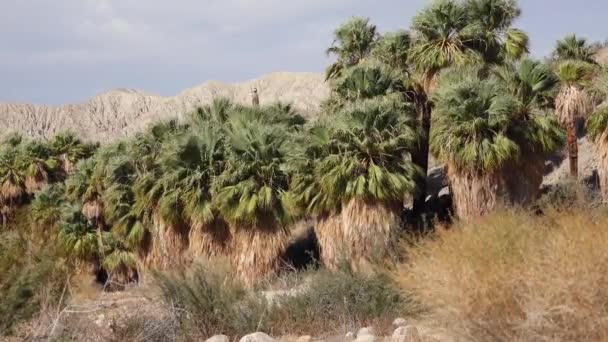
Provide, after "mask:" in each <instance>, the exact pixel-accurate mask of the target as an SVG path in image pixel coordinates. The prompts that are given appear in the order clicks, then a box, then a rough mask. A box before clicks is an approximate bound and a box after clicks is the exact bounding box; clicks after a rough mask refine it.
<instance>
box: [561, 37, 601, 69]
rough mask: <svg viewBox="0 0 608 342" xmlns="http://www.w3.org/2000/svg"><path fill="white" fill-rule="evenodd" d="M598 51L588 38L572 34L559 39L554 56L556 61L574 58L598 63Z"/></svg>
mask: <svg viewBox="0 0 608 342" xmlns="http://www.w3.org/2000/svg"><path fill="white" fill-rule="evenodd" d="M596 52H597V48H596V47H594V46H593V45H592V44H589V43H588V42H587V39H585V38H582V37H577V36H576V35H575V34H571V35H568V36H566V37H564V38H563V39H562V40H558V41H557V43H556V45H555V50H554V51H553V56H552V57H553V59H554V60H556V61H564V60H574V61H581V62H585V63H589V64H597V62H596V61H595V58H594V57H595V54H596Z"/></svg>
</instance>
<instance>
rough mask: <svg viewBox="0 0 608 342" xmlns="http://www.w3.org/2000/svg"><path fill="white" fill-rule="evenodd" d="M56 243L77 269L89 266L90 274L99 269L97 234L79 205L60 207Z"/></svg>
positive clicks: (99, 258) (99, 251)
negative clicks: (60, 213) (57, 242)
mask: <svg viewBox="0 0 608 342" xmlns="http://www.w3.org/2000/svg"><path fill="white" fill-rule="evenodd" d="M58 225H59V234H58V236H57V238H58V241H59V243H60V245H61V247H62V250H63V252H64V253H65V254H66V256H67V257H68V260H70V261H71V262H72V263H73V264H74V265H75V266H76V267H77V268H80V267H81V266H89V271H90V272H91V273H97V272H98V271H99V270H100V269H101V260H102V256H101V250H100V245H101V244H100V242H99V239H98V234H97V232H96V231H95V227H94V226H92V225H91V224H90V223H89V221H88V220H87V218H86V217H85V216H84V215H83V214H82V208H81V207H80V206H79V205H70V204H66V205H65V206H63V207H62V215H61V220H60V222H59V224H58Z"/></svg>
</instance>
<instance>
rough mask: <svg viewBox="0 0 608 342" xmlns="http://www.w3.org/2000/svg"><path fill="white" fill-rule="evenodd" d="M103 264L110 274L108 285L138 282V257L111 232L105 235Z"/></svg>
mask: <svg viewBox="0 0 608 342" xmlns="http://www.w3.org/2000/svg"><path fill="white" fill-rule="evenodd" d="M103 239H104V241H103V246H104V248H105V249H104V251H103V255H104V258H103V262H102V267H103V268H104V270H106V271H107V273H108V280H107V281H108V283H112V284H118V285H126V284H129V283H133V282H137V281H138V280H139V274H138V273H137V256H136V254H135V253H133V251H132V249H130V248H129V247H128V246H127V245H125V244H124V243H123V241H122V239H120V238H117V237H116V236H114V235H113V234H112V233H110V232H106V233H104V234H103Z"/></svg>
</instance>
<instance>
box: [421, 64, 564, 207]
mask: <svg viewBox="0 0 608 342" xmlns="http://www.w3.org/2000/svg"><path fill="white" fill-rule="evenodd" d="M533 66H534V63H532V62H525V64H522V65H521V66H519V68H520V71H519V72H518V75H516V76H515V77H514V78H518V79H520V80H518V81H517V82H513V81H511V82H505V80H504V79H501V78H500V77H498V78H497V77H494V76H489V77H484V76H482V75H484V74H485V71H484V70H480V69H478V68H469V69H464V70H463V69H452V70H450V71H448V72H446V73H445V75H443V76H442V77H441V79H440V86H439V87H438V89H437V91H436V93H435V95H434V99H433V100H434V101H435V104H436V108H435V113H436V114H435V118H434V123H433V124H434V125H435V129H434V130H433V135H432V137H431V151H432V152H433V154H434V155H435V156H436V157H437V158H438V159H439V160H441V161H443V162H445V163H446V165H447V174H448V179H449V181H450V187H451V192H452V194H453V197H454V203H455V209H456V210H455V211H456V214H457V215H458V216H459V217H460V218H462V219H467V218H470V217H474V216H478V215H483V214H485V213H487V212H488V211H490V210H492V209H493V208H494V207H495V205H496V204H497V202H498V201H499V200H500V198H501V197H503V196H504V197H507V198H511V199H512V200H514V201H526V200H529V197H530V196H535V194H536V192H537V191H538V188H537V185H540V184H538V182H533V184H531V185H529V186H527V187H525V188H524V189H523V190H521V189H518V188H511V186H512V185H513V183H514V182H516V181H517V180H518V179H515V178H516V177H517V176H518V175H521V173H523V174H527V173H528V172H527V171H526V170H525V169H524V170H521V171H520V172H521V173H516V174H511V173H510V172H511V171H509V170H513V169H512V168H513V165H515V166H516V165H522V163H524V159H523V158H522V156H525V157H526V158H532V160H536V159H537V158H541V159H542V157H543V156H546V154H548V153H550V152H552V151H553V150H555V149H556V148H557V147H559V144H560V142H561V141H562V139H563V135H562V134H561V131H560V130H559V128H558V127H557V125H556V124H555V121H553V120H552V119H551V118H550V117H549V116H547V115H544V114H543V113H542V112H537V108H536V106H537V105H536V104H534V102H535V101H536V100H532V99H534V96H528V95H524V94H521V93H520V94H519V95H512V94H513V93H515V94H517V93H518V90H517V89H520V90H525V89H528V91H530V89H529V84H528V85H526V82H528V81H524V80H523V79H525V78H528V77H529V76H530V78H533V77H531V75H529V74H528V73H525V72H524V69H525V68H532V67H533ZM537 67H538V66H537ZM537 71H538V72H541V71H542V69H538V70H537ZM499 74H500V73H499ZM532 84H536V85H537V86H538V85H539V84H538V83H535V82H532ZM536 98H537V99H538V98H542V96H540V95H539V96H537V97H536ZM541 103H542V100H541ZM541 108H542V107H541ZM519 160H521V161H522V162H521V163H519V162H518V161H519ZM528 167H529V168H530V169H532V171H535V170H536V169H537V168H538V167H539V166H538V165H537V163H533V164H532V165H530V166H526V168H528ZM529 188H531V189H529ZM522 193H523V194H522ZM530 193H532V194H533V195H529V194H530Z"/></svg>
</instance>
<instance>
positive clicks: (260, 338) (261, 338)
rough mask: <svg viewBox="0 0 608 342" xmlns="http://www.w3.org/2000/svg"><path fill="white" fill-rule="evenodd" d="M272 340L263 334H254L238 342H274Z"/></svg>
mask: <svg viewBox="0 0 608 342" xmlns="http://www.w3.org/2000/svg"><path fill="white" fill-rule="evenodd" d="M274 341H275V340H274V338H272V337H270V336H268V335H267V334H265V333H263V332H256V333H253V334H249V335H245V336H243V337H242V338H241V339H240V340H239V342H274Z"/></svg>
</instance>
